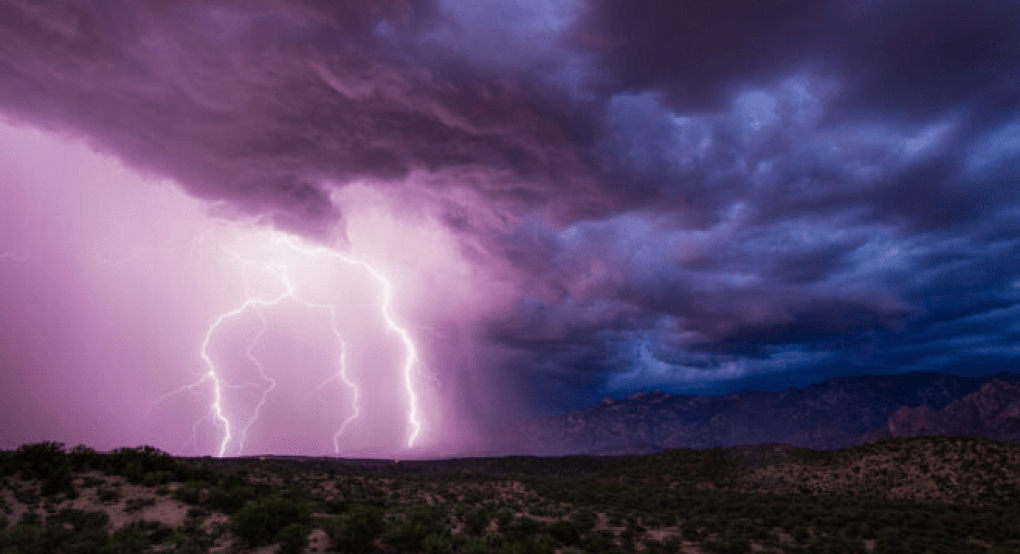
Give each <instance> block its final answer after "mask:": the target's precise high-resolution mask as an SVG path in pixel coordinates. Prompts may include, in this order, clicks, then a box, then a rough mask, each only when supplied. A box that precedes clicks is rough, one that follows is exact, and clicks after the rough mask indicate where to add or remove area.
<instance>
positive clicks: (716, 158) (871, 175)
mask: <svg viewBox="0 0 1020 554" xmlns="http://www.w3.org/2000/svg"><path fill="white" fill-rule="evenodd" d="M0 44H2V47H0V447H6V448H10V447H12V446H14V445H17V444H20V443H22V442H25V441H38V440H58V441H62V442H66V443H68V444H78V443H86V444H89V445H91V446H94V447H96V448H102V449H106V448H112V447H116V446H123V445H135V444H153V445H155V446H157V447H159V448H162V449H164V450H168V451H170V452H172V453H177V454H194V453H198V454H220V453H222V454H225V455H235V454H238V453H243V454H252V453H304V454H323V453H333V452H340V453H342V454H347V455H355V454H361V455H380V456H382V455H386V456H390V455H394V456H396V455H400V456H415V455H436V454H451V453H457V452H469V451H472V450H473V449H477V448H483V447H484V445H486V444H487V440H488V439H489V438H490V437H492V436H494V433H495V430H497V429H498V428H500V426H503V425H513V424H515V423H516V422H520V421H523V420H525V419H527V418H529V417H533V416H536V415H545V414H552V413H558V412H562V411H566V410H569V409H574V408H578V407H581V406H584V405H586V404H589V403H591V402H594V401H596V400H598V399H599V398H601V397H604V396H619V395H625V394H630V393H632V392H635V391H640V390H653V389H660V390H665V391H670V392H676V393H724V392H730V391H736V390H744V389H748V388H753V389H760V390H779V389H782V388H786V387H789V386H794V385H803V384H806V383H808V382H813V381H820V380H824V379H826V378H828V377H831V376H835V375H847V374H864V373H893V372H905V371H916V370H935V371H944V372H952V373H960V374H981V373H988V372H993V371H1001V370H1016V369H1017V361H1018V359H1020V343H1018V338H1020V323H1018V322H1020V203H1018V200H1020V186H1017V183H1018V182H1020V110H1018V106H1020V4H1018V3H1017V2H1015V1H1012V0H1004V1H987V2H978V3H974V2H964V1H962V0H961V1H950V0H932V1H930V2H926V3H925V5H924V7H923V9H920V8H919V6H918V5H917V4H916V3H914V2H907V1H905V0H885V1H881V2H862V1H847V0H844V1H840V2H836V1H825V0H819V1H814V2H804V1H800V0H797V1H794V0H789V1H782V2H761V3H748V2H737V1H735V0H715V1H712V2H688V1H682V0H649V1H643V2H634V1H633V0H567V1H562V2H546V1H539V0H501V1H488V0H485V1H482V0H435V1H415V2H410V1H406V0H366V1H359V2H325V1H313V0H274V1H271V2H270V1H267V2H254V3H253V2H240V1H219V2H200V1H183V2H172V3H170V2H127V1H115V0H111V1H108V2H78V1H72V0H65V1H54V2H45V3H40V2H35V1H30V0H24V1H20V0H13V1H7V2H3V3H2V4H0ZM366 264H367V265H366ZM387 291H389V292H387ZM405 339H406V340H405ZM412 353H413V356H412ZM341 359H342V360H343V364H342V366H341V364H340V360H341ZM341 367H342V369H341ZM217 383H218V386H217ZM217 390H219V392H220V395H219V396H220V401H219V402H217V401H216V391H217ZM341 429H342V432H340V430H341ZM408 444H410V445H411V448H410V449H408Z"/></svg>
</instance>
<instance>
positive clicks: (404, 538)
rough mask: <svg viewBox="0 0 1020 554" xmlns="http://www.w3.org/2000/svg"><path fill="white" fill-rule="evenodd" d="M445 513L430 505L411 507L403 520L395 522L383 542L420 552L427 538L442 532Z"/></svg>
mask: <svg viewBox="0 0 1020 554" xmlns="http://www.w3.org/2000/svg"><path fill="white" fill-rule="evenodd" d="M443 519H444V517H443V514H442V512H440V511H439V510H436V509H434V508H432V507H430V506H414V507H412V508H410V509H409V510H408V511H407V512H406V514H405V517H404V519H403V521H399V522H395V523H393V524H391V525H390V528H389V529H388V530H387V531H386V533H385V534H384V535H383V542H384V543H386V544H387V545H389V546H391V547H393V548H395V549H397V550H398V551H402V552H419V551H421V550H422V549H423V547H424V546H423V544H424V541H425V539H426V538H427V537H428V536H429V535H432V534H436V533H439V534H442V533H443V532H444V531H445V528H444V526H443V524H442V522H443Z"/></svg>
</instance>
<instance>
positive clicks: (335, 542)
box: [323, 504, 383, 553]
mask: <svg viewBox="0 0 1020 554" xmlns="http://www.w3.org/2000/svg"><path fill="white" fill-rule="evenodd" d="M323 528H324V529H325V531H326V534H327V535H329V538H330V541H331V544H332V546H333V548H335V549H336V550H338V551H340V552H358V553H360V552H367V551H369V550H372V543H373V542H375V539H376V538H377V537H379V535H380V534H381V533H382V530H383V510H382V508H379V507H376V506H367V505H363V504H358V505H355V506H352V507H351V509H350V510H349V511H348V512H347V513H346V514H344V515H342V516H333V517H332V518H330V519H328V520H327V521H326V523H325V525H324V526H323Z"/></svg>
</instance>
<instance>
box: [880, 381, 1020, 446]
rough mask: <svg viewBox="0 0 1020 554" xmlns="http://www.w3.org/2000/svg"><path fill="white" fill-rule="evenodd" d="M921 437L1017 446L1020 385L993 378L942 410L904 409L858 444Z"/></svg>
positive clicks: (1019, 426) (1019, 436) (1018, 439)
mask: <svg viewBox="0 0 1020 554" xmlns="http://www.w3.org/2000/svg"><path fill="white" fill-rule="evenodd" d="M923 435H970V436H975V437H981V438H986V439H995V440H1001V441H1005V442H1012V443H1016V444H1020V383H1016V382H1009V381H1004V380H1000V379H993V380H992V381H991V382H988V383H985V384H984V385H982V386H981V388H980V389H978V390H977V392H973V393H971V394H968V395H967V396H965V397H963V398H962V399H960V400H957V401H955V402H952V403H950V404H949V405H947V406H946V407H944V408H942V409H941V410H934V409H932V408H930V407H928V406H919V407H917V408H910V407H907V406H903V407H902V408H900V409H898V410H896V411H895V412H894V413H893V414H892V415H890V416H889V420H888V421H887V422H886V424H885V425H884V426H883V427H880V428H878V429H875V430H874V431H871V432H869V433H867V434H866V435H865V436H864V437H863V439H862V441H861V442H872V441H876V440H881V439H887V438H898V437H917V436H923Z"/></svg>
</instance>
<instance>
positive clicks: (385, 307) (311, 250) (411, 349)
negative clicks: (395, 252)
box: [276, 236, 422, 448]
mask: <svg viewBox="0 0 1020 554" xmlns="http://www.w3.org/2000/svg"><path fill="white" fill-rule="evenodd" d="M276 240H277V241H279V242H282V243H285V244H286V245H288V246H289V247H290V248H293V249H294V250H297V251H299V252H302V253H305V254H307V255H313V254H320V255H325V256H327V257H330V258H333V259H335V260H337V261H339V262H342V263H345V264H348V265H352V266H356V267H359V268H361V269H363V270H364V271H365V272H366V273H368V274H369V275H370V276H371V277H372V278H373V279H374V280H375V281H376V282H377V283H379V287H380V288H381V289H382V293H383V295H382V296H383V300H382V306H380V313H381V314H382V316H383V321H385V322H386V326H387V327H388V328H389V330H390V331H392V332H393V333H396V334H397V336H399V337H400V340H401V342H403V343H404V349H405V351H406V353H407V355H406V356H405V358H404V366H403V376H404V392H405V394H406V396H407V404H408V410H407V422H408V426H409V427H410V432H409V433H408V437H407V447H408V448H414V443H415V441H416V440H417V439H418V436H419V435H420V434H421V428H422V421H421V415H420V414H419V412H418V394H417V392H415V388H414V370H415V367H416V366H417V365H418V363H419V361H420V360H419V357H418V348H417V347H416V346H415V344H414V340H413V339H412V338H411V333H410V332H408V331H407V329H404V328H403V327H402V326H401V325H400V324H399V323H397V320H396V318H395V317H394V315H393V312H392V304H393V285H391V284H390V280H389V279H388V278H387V277H386V276H385V275H383V274H382V273H381V272H380V271H379V270H377V269H376V268H375V267H373V266H372V265H370V264H369V263H368V262H366V261H364V260H361V259H358V258H354V257H351V256H347V255H345V254H343V253H341V252H338V251H336V250H332V249H328V248H325V247H321V246H319V247H308V246H304V245H301V244H298V243H297V242H296V240H295V239H293V238H292V237H280V236H278V237H277V238H276ZM334 329H335V327H334ZM341 378H344V377H343V373H342V372H341ZM344 379H345V378H344ZM346 382H347V381H346V379H345V383H346ZM349 422H350V420H348V421H347V422H345V426H346V423H349ZM342 431H343V429H342V428H341V431H340V432H342Z"/></svg>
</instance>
